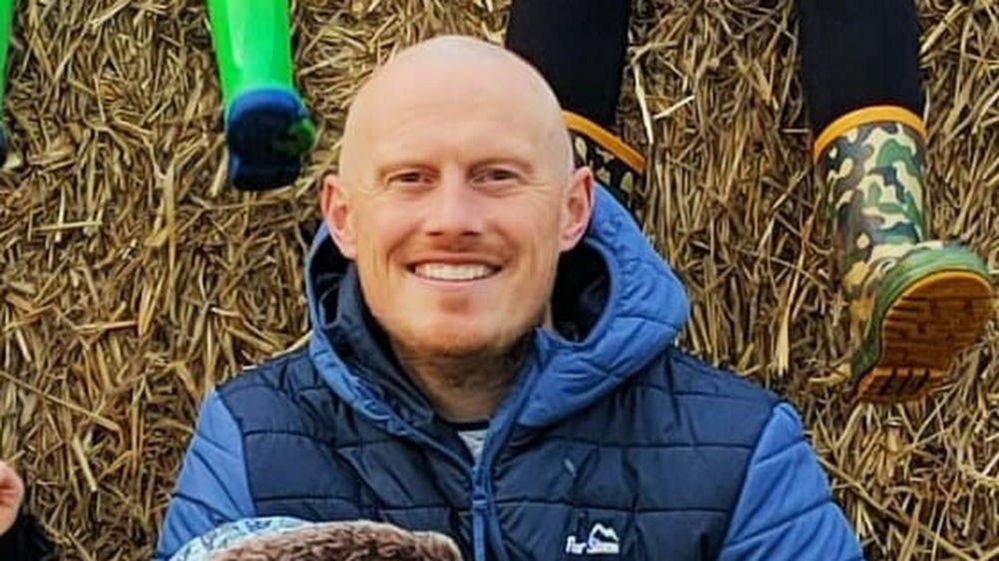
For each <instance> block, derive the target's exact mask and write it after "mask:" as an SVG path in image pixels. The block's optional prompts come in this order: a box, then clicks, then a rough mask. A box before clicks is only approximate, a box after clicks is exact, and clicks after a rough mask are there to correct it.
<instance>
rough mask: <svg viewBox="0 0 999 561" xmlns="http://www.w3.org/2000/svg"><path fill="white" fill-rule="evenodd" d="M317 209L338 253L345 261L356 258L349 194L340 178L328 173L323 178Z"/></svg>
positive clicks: (355, 237)
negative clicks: (321, 214) (319, 209)
mask: <svg viewBox="0 0 999 561" xmlns="http://www.w3.org/2000/svg"><path fill="white" fill-rule="evenodd" d="M319 207H320V208H321V209H322V213H323V220H324V221H325V222H326V228H328V229H329V231H330V237H331V238H333V243H335V244H336V246H337V248H338V249H339V250H340V253H341V254H342V255H343V256H344V257H346V258H347V259H354V258H355V257H356V256H357V236H356V233H355V229H354V216H353V214H352V210H353V208H352V207H351V200H350V193H348V192H347V189H346V188H345V187H344V185H343V181H342V180H341V179H340V177H338V176H336V175H334V174H332V173H330V174H327V175H326V176H325V177H323V190H322V193H321V194H320V195H319Z"/></svg>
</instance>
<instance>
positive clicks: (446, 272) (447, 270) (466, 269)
mask: <svg viewBox="0 0 999 561" xmlns="http://www.w3.org/2000/svg"><path fill="white" fill-rule="evenodd" d="M415 272H416V274H417V275H419V276H421V277H423V278H427V279H433V280H446V281H469V280H476V279H481V278H485V277H488V276H489V275H491V274H493V273H494V272H495V269H493V268H492V267H490V266H488V265H451V264H446V263H421V264H420V265H417V266H416V271H415Z"/></svg>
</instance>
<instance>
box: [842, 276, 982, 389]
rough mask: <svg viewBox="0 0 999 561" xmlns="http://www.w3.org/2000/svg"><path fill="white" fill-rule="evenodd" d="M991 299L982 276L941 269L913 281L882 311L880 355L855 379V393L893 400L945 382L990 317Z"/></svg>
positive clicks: (980, 333)
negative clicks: (865, 371) (856, 384)
mask: <svg viewBox="0 0 999 561" xmlns="http://www.w3.org/2000/svg"><path fill="white" fill-rule="evenodd" d="M994 298H995V293H994V292H993V289H992V286H991V285H990V284H989V281H988V280H987V279H985V278H983V277H982V276H981V275H977V274H974V273H968V272H964V271H941V272H938V273H934V274H932V275H929V276H927V277H926V278H924V279H920V280H919V281H918V282H916V283H914V284H913V285H912V286H910V287H909V288H908V289H906V291H905V292H903V293H902V294H901V296H899V297H898V299H896V300H895V302H894V303H892V305H891V307H890V308H889V309H888V312H887V313H886V314H885V318H884V321H882V323H881V356H880V358H879V359H878V362H877V363H876V364H875V365H874V368H873V369H872V370H871V371H870V372H868V373H867V374H866V375H865V376H864V377H863V378H861V379H860V381H859V383H858V386H857V394H858V397H859V398H860V399H861V400H863V401H870V402H879V403H897V402H900V401H908V400H912V399H918V398H921V397H923V396H924V395H926V394H927V393H928V392H929V391H930V390H932V389H933V388H935V387H937V386H939V385H941V384H943V383H945V382H948V381H949V378H948V373H949V372H950V368H951V366H952V363H953V362H954V358H955V357H957V355H958V354H959V353H960V352H961V351H963V350H964V349H966V348H967V347H969V346H970V345H971V344H973V343H974V342H975V341H976V340H978V338H979V337H980V336H981V335H982V333H983V332H984V331H985V326H986V324H987V323H988V322H989V320H991V319H992V318H993V316H994V314H995V303H994Z"/></svg>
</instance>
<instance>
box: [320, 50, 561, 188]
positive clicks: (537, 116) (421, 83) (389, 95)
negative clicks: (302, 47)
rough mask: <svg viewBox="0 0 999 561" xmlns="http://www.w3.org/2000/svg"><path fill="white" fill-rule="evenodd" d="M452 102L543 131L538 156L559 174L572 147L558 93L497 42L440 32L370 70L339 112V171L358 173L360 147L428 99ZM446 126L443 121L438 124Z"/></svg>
mask: <svg viewBox="0 0 999 561" xmlns="http://www.w3.org/2000/svg"><path fill="white" fill-rule="evenodd" d="M442 103H443V104H450V105H453V106H455V107H454V109H455V111H454V112H453V113H454V114H459V112H460V115H459V116H460V117H465V118H468V119H475V118H480V117H482V116H484V115H486V114H488V113H490V112H493V113H495V112H505V113H506V118H508V119H509V120H510V124H511V126H526V127H533V128H535V129H537V130H536V133H537V134H539V135H541V136H542V137H543V141H542V146H544V147H545V150H546V153H545V154H544V160H545V161H546V163H549V164H551V165H553V166H557V168H558V170H559V173H562V174H565V175H566V176H567V175H568V174H569V173H571V171H572V152H571V146H570V144H569V141H568V136H567V133H566V129H565V125H564V122H563V120H562V110H561V107H560V106H559V102H558V99H557V98H556V96H555V93H554V92H553V91H552V89H551V87H550V86H549V85H548V83H547V82H546V81H545V79H544V78H543V77H542V76H541V74H539V73H538V72H537V71H536V70H535V69H534V68H533V67H532V66H531V65H530V64H528V63H527V62H525V61H524V60H523V59H521V58H520V57H518V56H517V55H515V54H514V53H512V52H510V51H508V50H506V49H503V48H501V47H498V46H495V45H492V44H490V43H486V42H484V41H480V40H478V39H474V38H471V37H464V36H454V35H452V36H442V37H437V38H434V39H430V40H428V41H424V42H422V43H418V44H417V45H414V46H412V47H409V48H407V49H405V50H403V51H401V52H399V53H398V54H396V55H395V56H394V57H392V59H391V60H389V62H387V63H386V64H385V65H384V66H382V67H380V68H378V69H377V70H376V71H375V72H374V74H373V75H372V76H371V78H370V79H369V80H368V81H367V82H366V83H365V84H364V85H363V86H362V87H361V89H360V90H359V92H358V94H357V96H356V97H355V99H354V101H353V103H352V104H351V106H350V109H349V111H348V114H347V122H346V127H345V129H344V134H343V145H342V149H341V152H340V174H341V176H342V177H343V178H344V179H345V180H346V181H347V182H348V184H349V183H352V182H353V181H355V180H357V179H358V172H359V170H358V168H359V166H360V165H361V164H362V163H363V162H364V160H365V159H366V157H367V155H366V152H368V151H369V150H371V149H372V147H373V145H374V144H375V143H376V142H377V141H378V140H381V139H380V138H379V135H380V134H391V130H392V129H393V128H396V127H398V126H399V124H400V122H401V121H405V120H406V119H407V118H408V117H410V116H412V115H413V114H415V113H420V112H424V111H428V110H432V108H433V107H434V106H435V105H439V104H442ZM440 125H441V127H442V128H444V127H446V125H447V123H440Z"/></svg>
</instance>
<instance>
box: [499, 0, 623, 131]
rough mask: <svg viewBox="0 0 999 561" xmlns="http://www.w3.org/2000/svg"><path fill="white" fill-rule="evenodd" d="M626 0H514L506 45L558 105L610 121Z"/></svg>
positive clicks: (620, 61) (617, 89)
mask: <svg viewBox="0 0 999 561" xmlns="http://www.w3.org/2000/svg"><path fill="white" fill-rule="evenodd" d="M629 4H630V2H629V0H514V2H513V6H512V7H511V8H510V23H509V25H508V27H507V32H506V45H507V47H509V48H510V50H512V51H514V52H516V53H518V54H519V55H520V56H522V57H524V58H525V59H527V61H528V62H530V63H531V64H533V65H534V66H535V67H536V68H537V69H538V70H539V71H540V72H541V74H542V75H543V76H544V77H545V79H546V80H548V83H549V84H551V86H552V89H554V90H555V95H557V96H558V98H559V101H560V102H561V103H562V108H563V109H566V110H568V111H572V112H573V113H576V114H577V115H581V116H583V117H586V118H587V119H589V120H591V121H593V122H595V123H597V124H598V125H600V126H602V127H604V128H606V129H609V128H612V127H613V125H614V117H615V114H616V112H617V99H618V96H619V94H620V92H621V77H622V74H623V69H624V54H625V49H626V48H627V46H628V16H629V11H630V8H629Z"/></svg>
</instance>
